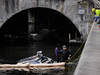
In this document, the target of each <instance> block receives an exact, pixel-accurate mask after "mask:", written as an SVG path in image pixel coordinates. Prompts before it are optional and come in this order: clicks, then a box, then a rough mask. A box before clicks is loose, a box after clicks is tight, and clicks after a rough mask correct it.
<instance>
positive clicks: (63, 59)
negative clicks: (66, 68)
mask: <svg viewBox="0 0 100 75" xmlns="http://www.w3.org/2000/svg"><path fill="white" fill-rule="evenodd" d="M60 52H61V62H66V61H67V60H69V59H70V57H71V53H70V51H69V50H68V49H67V47H66V45H63V46H62V50H61V51H60Z"/></svg>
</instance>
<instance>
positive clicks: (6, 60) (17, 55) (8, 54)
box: [0, 40, 80, 75]
mask: <svg viewBox="0 0 100 75" xmlns="http://www.w3.org/2000/svg"><path fill="white" fill-rule="evenodd" d="M79 46H80V44H78V45H75V46H72V47H73V48H76V49H77V48H78V47H79ZM55 47H56V43H55V42H50V41H49V42H43V41H41V42H34V41H31V42H30V41H27V42H19V41H11V40H10V41H6V42H2V43H0V63H2V64H15V63H17V62H18V60H20V59H22V58H25V57H29V56H32V55H35V54H36V52H37V51H38V50H42V51H43V54H44V55H45V56H48V57H50V58H52V59H54V60H55V53H54V49H55ZM75 67H76V65H75V64H73V65H68V66H66V67H65V69H55V70H50V71H49V72H48V71H47V72H46V71H45V72H44V71H43V72H40V71H39V72H38V71H35V72H32V71H29V72H27V71H24V70H21V71H19V70H0V75H72V74H73V72H74V69H75Z"/></svg>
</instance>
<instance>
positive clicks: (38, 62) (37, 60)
mask: <svg viewBox="0 0 100 75" xmlns="http://www.w3.org/2000/svg"><path fill="white" fill-rule="evenodd" d="M17 64H29V65H30V66H31V67H39V68H43V67H61V66H65V63H64V62H61V63H57V62H56V61H54V60H53V59H51V58H49V57H46V56H43V54H42V51H38V52H37V54H36V55H35V56H31V57H28V58H25V59H21V60H19V61H18V63H17Z"/></svg>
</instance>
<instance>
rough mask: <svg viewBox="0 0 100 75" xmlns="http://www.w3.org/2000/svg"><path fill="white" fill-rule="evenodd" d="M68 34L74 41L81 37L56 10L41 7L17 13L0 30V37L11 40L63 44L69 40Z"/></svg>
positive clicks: (69, 21)
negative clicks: (24, 39) (47, 41)
mask: <svg viewBox="0 0 100 75" xmlns="http://www.w3.org/2000/svg"><path fill="white" fill-rule="evenodd" d="M29 13H30V16H29ZM32 20H34V21H32ZM69 33H70V34H71V39H74V38H75V36H76V35H77V38H80V36H81V34H80V33H79V31H78V29H77V28H76V26H75V25H74V24H73V23H72V22H71V20H69V19H68V18H67V17H66V16H64V15H63V14H61V13H60V12H58V11H56V10H53V9H49V8H41V7H36V8H30V9H26V10H23V11H21V12H18V13H17V14H15V15H13V16H12V17H11V18H9V19H8V20H7V21H6V22H5V23H4V24H3V26H2V27H1V28H0V37H3V38H13V39H17V38H22V39H23V38H26V39H33V40H56V41H57V42H65V41H68V40H69ZM31 34H34V36H33V35H31Z"/></svg>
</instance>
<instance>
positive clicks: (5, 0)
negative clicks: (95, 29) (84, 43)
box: [0, 0, 89, 39]
mask: <svg viewBox="0 0 100 75" xmlns="http://www.w3.org/2000/svg"><path fill="white" fill-rule="evenodd" d="M79 2H80V1H79V0H0V27H2V25H3V24H4V23H5V22H6V21H7V20H8V19H9V18H10V17H12V16H13V15H15V14H16V13H18V12H21V11H23V10H26V9H29V8H37V7H41V8H49V9H53V10H56V11H58V12H60V13H61V14H63V15H65V16H66V17H68V19H70V20H71V21H72V23H73V24H74V25H75V26H76V28H77V29H78V30H79V32H80V33H81V34H82V37H83V38H84V39H85V38H86V36H87V34H88V29H89V28H88V27H89V22H88V19H89V17H86V16H87V15H88V14H87V13H88V12H89V11H88V10H87V8H88V4H87V3H86V2H85V3H84V4H85V5H83V6H82V5H80V4H79ZM79 9H84V11H85V13H84V14H85V15H84V14H83V17H81V16H80V15H79V13H78V12H79ZM88 16H89V15H88ZM81 18H83V19H81Z"/></svg>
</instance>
